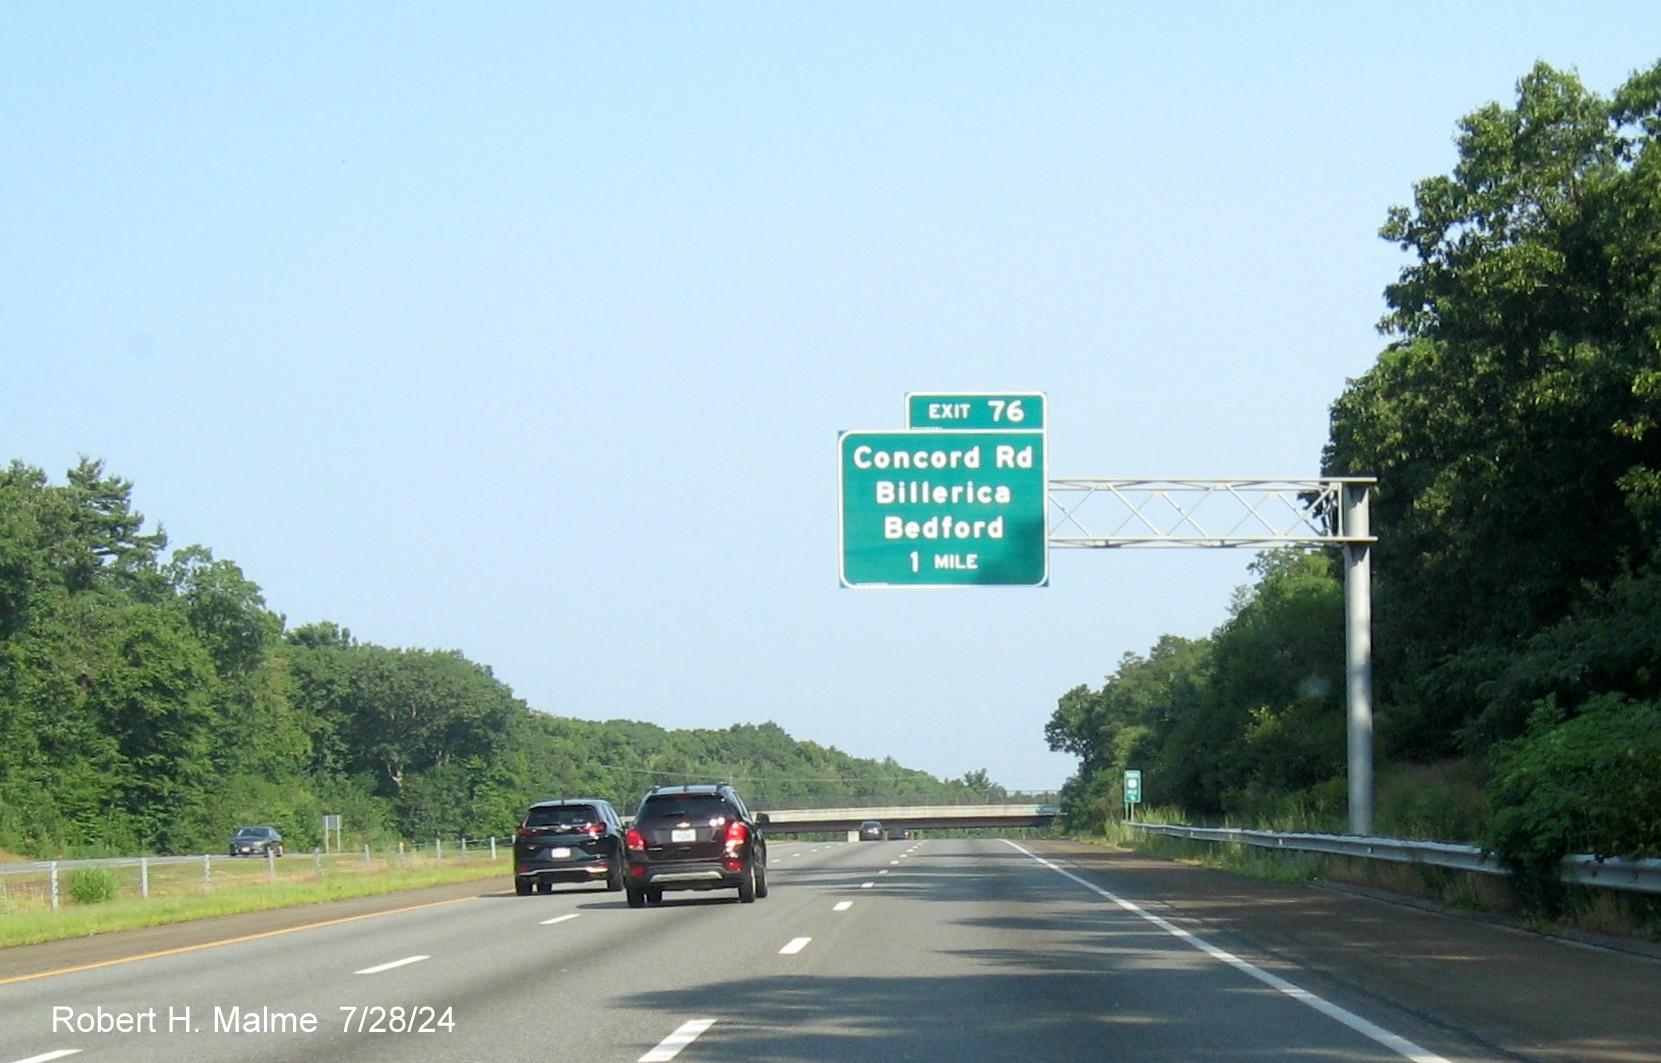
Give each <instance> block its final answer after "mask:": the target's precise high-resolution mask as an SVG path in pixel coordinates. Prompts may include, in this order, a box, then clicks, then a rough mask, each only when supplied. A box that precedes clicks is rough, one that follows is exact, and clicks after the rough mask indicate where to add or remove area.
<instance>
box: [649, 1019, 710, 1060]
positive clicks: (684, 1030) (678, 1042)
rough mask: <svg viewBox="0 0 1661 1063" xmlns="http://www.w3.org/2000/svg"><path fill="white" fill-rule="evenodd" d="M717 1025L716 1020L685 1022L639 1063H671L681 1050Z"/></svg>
mask: <svg viewBox="0 0 1661 1063" xmlns="http://www.w3.org/2000/svg"><path fill="white" fill-rule="evenodd" d="M714 1025H715V1020H714V1019H693V1020H692V1021H691V1022H683V1023H681V1025H680V1028H679V1029H677V1030H676V1031H675V1032H674V1033H672V1034H670V1035H669V1036H668V1037H665V1038H664V1039H663V1040H661V1041H659V1042H658V1043H657V1047H656V1048H654V1049H652V1050H651V1051H650V1052H647V1053H646V1054H645V1055H643V1056H641V1057H640V1060H639V1063H669V1060H671V1059H674V1058H675V1057H676V1056H678V1055H680V1053H681V1049H683V1048H685V1047H686V1046H687V1045H689V1044H691V1043H692V1042H693V1041H696V1040H697V1039H698V1037H699V1035H701V1034H702V1033H703V1032H704V1031H705V1030H707V1029H709V1028H710V1027H711V1026H714Z"/></svg>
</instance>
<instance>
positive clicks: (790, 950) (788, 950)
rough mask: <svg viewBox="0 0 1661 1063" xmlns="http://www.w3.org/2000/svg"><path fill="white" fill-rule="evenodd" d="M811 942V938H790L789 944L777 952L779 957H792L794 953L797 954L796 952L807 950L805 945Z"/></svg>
mask: <svg viewBox="0 0 1661 1063" xmlns="http://www.w3.org/2000/svg"><path fill="white" fill-rule="evenodd" d="M812 940H813V939H812V938H791V939H790V941H789V943H788V944H786V945H785V946H784V948H782V949H780V950H779V955H780V956H794V955H796V953H798V952H800V951H802V950H803V949H805V948H807V943H808V942H810V941H812Z"/></svg>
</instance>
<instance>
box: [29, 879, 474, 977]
mask: <svg viewBox="0 0 1661 1063" xmlns="http://www.w3.org/2000/svg"><path fill="white" fill-rule="evenodd" d="M474 900H478V898H477V897H453V898H451V899H450V900H447V901H428V902H427V903H426V904H411V905H407V906H405V907H403V908H388V909H387V910H386V911H384V912H365V913H364V914H362V915H344V916H341V917H340V918H339V919H325V920H323V921H322V922H320V923H306V924H304V925H302V926H290V927H284V928H283V929H281V930H265V931H261V932H260V933H258V934H244V935H242V936H241V937H234V938H223V939H221V940H219V941H204V942H202V943H201V944H200V945H181V946H179V947H178V948H176V949H162V950H161V951H160V952H144V953H140V954H139V955H137V956H122V957H121V958H120V959H115V960H100V961H98V962H97V963H83V964H81V965H80V966H78V967H60V968H58V969H57V970H55V971H39V972H37V973H35V974H19V975H13V976H12V977H10V978H0V985H11V984H13V983H14V982H32V981H34V980H35V979H37V978H55V977H57V976H58V975H61V974H75V973H76V972H78V971H95V970H97V969H98V968H100V967H115V966H117V965H119V964H123V963H136V962H137V961H139V960H154V959H158V958H160V957H162V956H177V955H179V954H180V953H184V952H199V951H201V950H202V949H214V948H218V947H219V946H221V945H236V944H240V943H241V942H244V941H259V940H260V939H261V938H274V937H278V936H279V935H282V934H293V933H295V932H297V931H300V930H316V929H318V928H320V927H325V926H338V925H340V924H341V923H355V922H357V921H359V920H360V919H377V918H379V917H381V916H383V915H397V914H398V913H399V912H417V911H420V910H421V909H423V908H437V907H440V906H441V905H446V904H457V903H459V902H461V901H474Z"/></svg>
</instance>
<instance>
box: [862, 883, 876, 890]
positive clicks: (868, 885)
mask: <svg viewBox="0 0 1661 1063" xmlns="http://www.w3.org/2000/svg"><path fill="white" fill-rule="evenodd" d="M875 885H876V883H875V882H861V883H860V884H859V888H860V889H862V890H868V889H870V888H871V887H872V886H875Z"/></svg>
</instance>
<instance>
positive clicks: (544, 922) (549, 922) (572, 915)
mask: <svg viewBox="0 0 1661 1063" xmlns="http://www.w3.org/2000/svg"><path fill="white" fill-rule="evenodd" d="M581 914H582V913H581V912H567V913H565V914H564V915H556V916H554V917H553V918H552V919H544V920H542V923H541V924H540V925H542V926H553V925H554V924H555V923H563V922H565V921H566V920H568V919H575V918H576V917H577V916H579V915H581Z"/></svg>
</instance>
